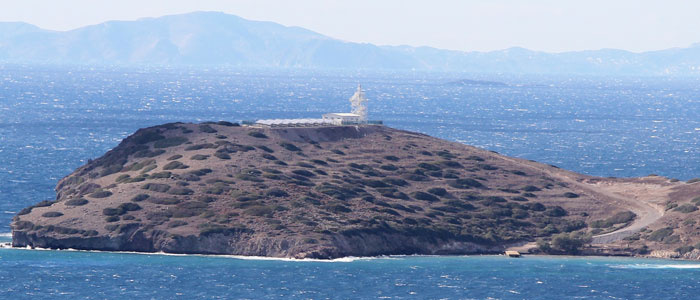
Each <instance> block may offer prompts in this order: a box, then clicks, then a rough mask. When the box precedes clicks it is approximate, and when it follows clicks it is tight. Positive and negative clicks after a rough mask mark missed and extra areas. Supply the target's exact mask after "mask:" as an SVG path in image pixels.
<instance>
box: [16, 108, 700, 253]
mask: <svg viewBox="0 0 700 300" xmlns="http://www.w3.org/2000/svg"><path fill="white" fill-rule="evenodd" d="M56 192H57V197H56V200H55V201H44V202H41V203H38V204H36V205H34V206H32V207H28V208H26V209H24V210H22V211H21V212H19V213H18V215H17V216H16V217H15V218H14V219H13V223H12V245H13V246H14V247H40V248H52V249H66V248H72V249H86V250H109V251H141V252H166V253H192V254H194V253H197V254H229V255H250V256H270V257H293V258H323V259H328V258H338V257H344V256H376V255H391V254H476V253H500V252H502V251H503V250H505V249H507V248H510V247H518V246H520V247H523V246H525V247H527V248H533V247H535V244H534V243H535V242H536V241H539V245H538V246H539V247H538V249H539V251H545V252H548V253H585V254H618V255H656V256H666V257H671V256H677V257H687V258H693V257H697V256H700V255H698V253H700V251H698V250H694V248H695V244H696V243H697V242H700V236H698V235H697V232H700V231H698V230H697V229H698V228H699V227H700V224H697V222H696V220H698V216H699V215H700V212H698V209H697V205H699V204H700V183H696V182H694V181H689V182H681V181H677V180H669V179H668V178H663V177H660V176H648V177H644V178H628V179H618V178H600V177H593V176H587V175H582V174H576V173H573V172H569V171H566V170H562V169H559V168H557V167H555V166H550V165H545V164H541V163H537V162H533V161H527V160H523V159H517V158H511V157H506V156H503V155H499V154H498V153H495V152H490V151H486V150H483V149H478V148H475V147H471V146H467V145H463V144H459V143H454V142H449V141H445V140H441V139H437V138H433V137H430V136H427V135H423V134H419V133H414V132H408V131H402V130H397V129H392V128H389V127H385V126H381V125H353V126H319V127H301V128H294V127H288V128H263V127H254V126H250V127H248V126H239V125H238V124H237V123H230V122H208V123H202V124H185V123H171V124H165V125H161V126H155V127H151V128H145V129H141V130H139V131H137V132H136V133H134V134H133V135H131V136H129V137H128V138H126V139H124V140H123V141H122V142H121V143H120V144H119V145H118V146H117V147H116V148H114V149H113V150H111V151H109V152H107V153H106V154H105V155H104V156H102V157H100V158H98V159H95V160H91V161H89V162H88V163H87V164H86V165H84V166H82V167H80V168H78V169H77V170H76V171H75V172H73V173H72V174H70V175H68V176H67V177H65V178H63V179H62V180H60V181H59V182H58V185H57V186H56ZM699 248H700V247H699Z"/></svg>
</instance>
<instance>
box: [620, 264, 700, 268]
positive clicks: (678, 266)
mask: <svg viewBox="0 0 700 300" xmlns="http://www.w3.org/2000/svg"><path fill="white" fill-rule="evenodd" d="M610 267H611V268H613V269H700V264H628V265H610Z"/></svg>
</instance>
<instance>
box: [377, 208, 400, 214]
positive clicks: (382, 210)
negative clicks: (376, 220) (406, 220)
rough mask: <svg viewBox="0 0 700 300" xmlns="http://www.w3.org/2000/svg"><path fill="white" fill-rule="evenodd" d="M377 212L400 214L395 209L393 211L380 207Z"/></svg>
mask: <svg viewBox="0 0 700 300" xmlns="http://www.w3.org/2000/svg"><path fill="white" fill-rule="evenodd" d="M379 212H383V213H387V214H390V215H394V216H401V214H400V213H398V212H397V211H395V210H393V209H391V208H381V209H379Z"/></svg>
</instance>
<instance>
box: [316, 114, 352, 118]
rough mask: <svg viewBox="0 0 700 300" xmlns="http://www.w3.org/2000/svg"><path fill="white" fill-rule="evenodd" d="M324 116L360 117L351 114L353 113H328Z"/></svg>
mask: <svg viewBox="0 0 700 300" xmlns="http://www.w3.org/2000/svg"><path fill="white" fill-rule="evenodd" d="M324 116H336V117H358V118H359V117H360V115H358V114H353V113H328V114H324Z"/></svg>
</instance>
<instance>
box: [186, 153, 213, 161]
mask: <svg viewBox="0 0 700 300" xmlns="http://www.w3.org/2000/svg"><path fill="white" fill-rule="evenodd" d="M207 158H209V155H204V154H195V155H192V157H190V159H191V160H206V159H207Z"/></svg>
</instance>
